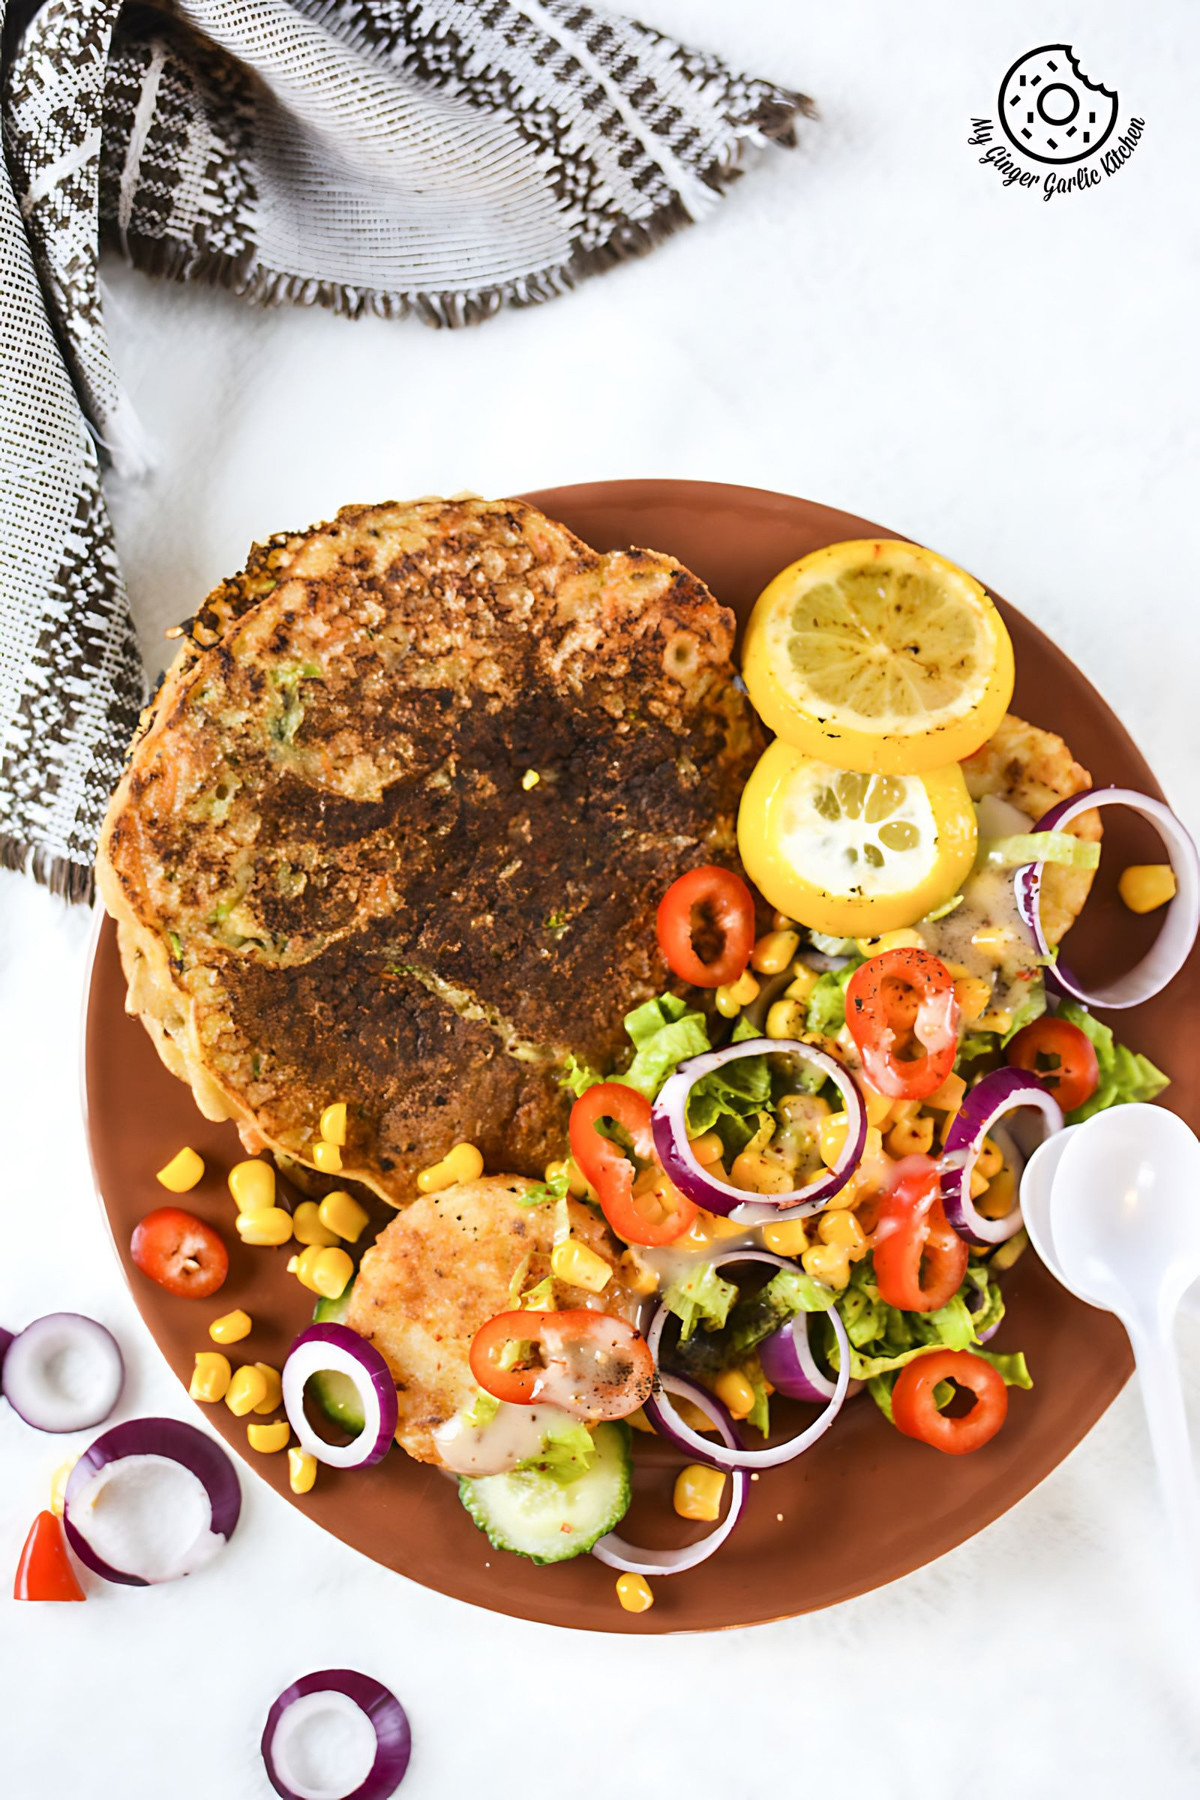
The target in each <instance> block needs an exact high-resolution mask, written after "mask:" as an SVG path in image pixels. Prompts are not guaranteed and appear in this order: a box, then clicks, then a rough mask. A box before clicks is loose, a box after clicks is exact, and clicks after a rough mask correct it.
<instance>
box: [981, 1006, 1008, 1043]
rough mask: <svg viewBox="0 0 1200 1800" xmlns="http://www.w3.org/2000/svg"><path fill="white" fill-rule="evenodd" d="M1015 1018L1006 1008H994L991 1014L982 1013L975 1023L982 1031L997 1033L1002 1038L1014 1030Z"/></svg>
mask: <svg viewBox="0 0 1200 1800" xmlns="http://www.w3.org/2000/svg"><path fill="white" fill-rule="evenodd" d="M1012 1022H1013V1016H1012V1014H1011V1013H1010V1012H1009V1010H1008V1008H1007V1007H1005V1006H996V1007H993V1008H992V1010H991V1012H985V1013H981V1014H980V1015H979V1017H978V1018H977V1019H976V1021H975V1023H976V1024H977V1025H978V1027H979V1029H980V1031H996V1032H999V1034H1000V1036H1001V1037H1004V1036H1005V1035H1006V1033H1008V1032H1010V1031H1011V1030H1012Z"/></svg>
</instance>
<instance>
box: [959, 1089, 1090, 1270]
mask: <svg viewBox="0 0 1200 1800" xmlns="http://www.w3.org/2000/svg"><path fill="white" fill-rule="evenodd" d="M1026 1106H1031V1107H1036V1108H1037V1109H1038V1111H1040V1112H1041V1113H1042V1115H1043V1117H1044V1119H1045V1125H1046V1129H1045V1136H1046V1137H1052V1136H1053V1134H1054V1133H1055V1132H1056V1131H1061V1130H1062V1128H1063V1115H1062V1108H1061V1106H1060V1105H1059V1104H1058V1101H1057V1100H1056V1099H1055V1098H1054V1096H1053V1094H1051V1093H1050V1091H1049V1089H1048V1088H1047V1087H1046V1086H1045V1085H1044V1083H1042V1082H1040V1081H1039V1080H1038V1078H1037V1076H1036V1075H1030V1074H1029V1073H1028V1071H1027V1070H1025V1069H1014V1068H1004V1069H994V1070H993V1071H992V1073H991V1074H990V1075H985V1076H984V1077H983V1080H982V1081H978V1082H976V1084H975V1086H974V1087H973V1088H969V1089H968V1091H967V1094H966V1097H965V1099H964V1100H963V1103H962V1105H961V1106H960V1107H959V1109H958V1111H957V1113H955V1115H954V1118H953V1120H952V1122H951V1125H950V1129H949V1131H948V1132H947V1133H946V1141H945V1144H944V1145H943V1146H942V1155H941V1157H940V1158H939V1159H938V1166H939V1168H940V1170H941V1196H942V1206H943V1207H944V1209H945V1213H946V1217H947V1219H948V1220H949V1222H950V1224H951V1225H952V1226H953V1227H954V1229H955V1231H957V1233H958V1235H959V1237H961V1238H965V1239H966V1241H967V1242H968V1243H969V1244H976V1245H978V1246H980V1247H981V1248H983V1249H992V1248H994V1247H995V1246H996V1245H997V1244H1003V1243H1006V1242H1007V1241H1008V1239H1009V1238H1010V1237H1014V1236H1015V1235H1016V1233H1017V1232H1018V1231H1020V1229H1021V1223H1022V1221H1021V1205H1020V1199H1019V1198H1018V1200H1017V1201H1016V1203H1015V1204H1014V1205H1013V1207H1012V1210H1011V1211H1010V1212H1007V1213H1005V1215H1004V1217H1003V1218H1002V1219H985V1218H984V1216H983V1214H982V1213H981V1212H980V1211H979V1210H978V1209H977V1207H976V1205H975V1202H974V1201H973V1200H972V1198H971V1176H972V1174H973V1173H974V1169H975V1164H976V1161H977V1160H978V1157H979V1153H980V1151H981V1150H982V1148H983V1140H984V1139H985V1138H986V1137H987V1135H988V1132H989V1131H990V1130H991V1129H992V1126H993V1125H994V1124H995V1123H996V1120H997V1119H1000V1118H1003V1117H1004V1115H1005V1113H1010V1112H1014V1111H1016V1110H1017V1108H1019V1107H1026Z"/></svg>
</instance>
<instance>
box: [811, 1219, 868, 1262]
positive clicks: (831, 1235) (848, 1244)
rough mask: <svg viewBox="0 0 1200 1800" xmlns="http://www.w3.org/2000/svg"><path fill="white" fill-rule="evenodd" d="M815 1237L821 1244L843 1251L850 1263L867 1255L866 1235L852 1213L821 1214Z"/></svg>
mask: <svg viewBox="0 0 1200 1800" xmlns="http://www.w3.org/2000/svg"><path fill="white" fill-rule="evenodd" d="M817 1236H818V1237H819V1238H820V1240H821V1242H822V1243H823V1244H831V1245H833V1246H835V1247H838V1248H841V1249H843V1250H844V1251H845V1252H846V1254H847V1255H848V1256H849V1258H850V1261H851V1262H858V1261H859V1259H860V1258H861V1257H864V1256H865V1255H866V1254H867V1249H868V1245H867V1234H866V1232H865V1231H864V1230H863V1228H862V1226H861V1225H860V1224H859V1222H858V1220H857V1219H856V1218H855V1216H854V1214H853V1213H852V1212H826V1213H822V1214H821V1218H820V1222H819V1223H818V1225H817Z"/></svg>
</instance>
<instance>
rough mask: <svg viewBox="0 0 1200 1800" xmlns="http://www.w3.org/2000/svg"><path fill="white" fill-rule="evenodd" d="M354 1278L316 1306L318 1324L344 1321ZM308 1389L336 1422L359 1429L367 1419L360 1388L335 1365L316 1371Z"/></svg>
mask: <svg viewBox="0 0 1200 1800" xmlns="http://www.w3.org/2000/svg"><path fill="white" fill-rule="evenodd" d="M353 1286H354V1283H353V1281H348V1282H347V1283H346V1286H345V1287H344V1288H343V1290H342V1292H341V1293H340V1294H339V1295H338V1297H337V1299H336V1300H318V1301H317V1304H316V1305H315V1306H314V1307H313V1320H314V1322H315V1323H316V1324H318V1325H344V1324H345V1322H346V1314H347V1313H348V1312H349V1310H350V1291H351V1289H352V1288H353ZM308 1386H309V1391H310V1392H311V1394H312V1396H313V1398H314V1399H315V1400H316V1402H317V1405H318V1406H319V1407H320V1408H321V1411H322V1412H323V1413H324V1414H325V1417H326V1418H327V1419H331V1420H332V1421H333V1423H334V1424H335V1425H341V1426H342V1427H343V1428H344V1429H345V1430H346V1431H353V1432H356V1433H357V1432H359V1431H361V1430H362V1428H363V1425H364V1424H365V1423H366V1421H365V1420H364V1418H363V1410H362V1407H361V1405H360V1404H359V1398H358V1390H357V1388H356V1387H355V1385H354V1383H353V1382H352V1381H351V1380H350V1377H349V1376H348V1375H339V1374H338V1373H337V1371H336V1369H330V1370H328V1371H327V1373H325V1374H323V1375H314V1376H313V1377H312V1379H311V1380H310V1381H309V1384H308Z"/></svg>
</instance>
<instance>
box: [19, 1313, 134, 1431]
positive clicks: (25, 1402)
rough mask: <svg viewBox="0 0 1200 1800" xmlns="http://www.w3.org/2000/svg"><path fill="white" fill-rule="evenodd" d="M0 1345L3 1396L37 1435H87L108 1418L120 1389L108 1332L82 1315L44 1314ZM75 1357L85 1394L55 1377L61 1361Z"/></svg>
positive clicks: (119, 1368) (119, 1366)
mask: <svg viewBox="0 0 1200 1800" xmlns="http://www.w3.org/2000/svg"><path fill="white" fill-rule="evenodd" d="M4 1336H5V1337H6V1338H7V1339H8V1342H7V1344H6V1345H3V1346H0V1356H2V1359H3V1383H4V1395H5V1398H6V1399H7V1401H8V1403H9V1405H10V1406H11V1407H12V1409H13V1411H14V1412H15V1413H16V1414H17V1415H18V1416H19V1417H20V1418H22V1419H24V1421H25V1423H26V1424H27V1425H32V1426H33V1427H34V1428H35V1430H37V1431H87V1430H88V1429H89V1428H90V1427H91V1426H93V1425H100V1424H102V1423H103V1421H104V1420H105V1419H107V1418H108V1416H109V1414H110V1413H111V1412H112V1410H113V1408H114V1407H115V1406H116V1404H117V1401H118V1400H119V1399H120V1398H121V1389H122V1388H123V1387H124V1385H125V1364H124V1363H123V1361H122V1360H121V1352H120V1349H119V1348H118V1346H117V1340H116V1338H115V1337H114V1336H113V1334H112V1332H111V1331H109V1330H107V1329H106V1327H105V1326H103V1325H101V1324H99V1323H98V1322H97V1321H96V1320H95V1319H88V1318H85V1317H84V1315H83V1314H82V1313H71V1312H61V1313H47V1314H46V1315H45V1317H44V1318H41V1319H35V1320H34V1321H33V1323H32V1325H27V1326H26V1327H25V1329H24V1331H22V1332H19V1333H18V1334H17V1336H16V1337H12V1336H11V1334H10V1333H8V1332H5V1333H4ZM68 1352H74V1353H75V1354H76V1357H77V1360H78V1361H79V1363H80V1364H81V1365H82V1367H83V1368H84V1370H85V1371H86V1373H87V1375H88V1378H89V1387H88V1391H87V1393H85V1394H74V1393H71V1392H70V1391H69V1389H68V1387H67V1386H66V1385H65V1384H64V1382H63V1381H62V1380H61V1379H60V1378H59V1374H58V1369H59V1363H60V1359H61V1358H62V1357H63V1355H64V1354H65V1353H68Z"/></svg>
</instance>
